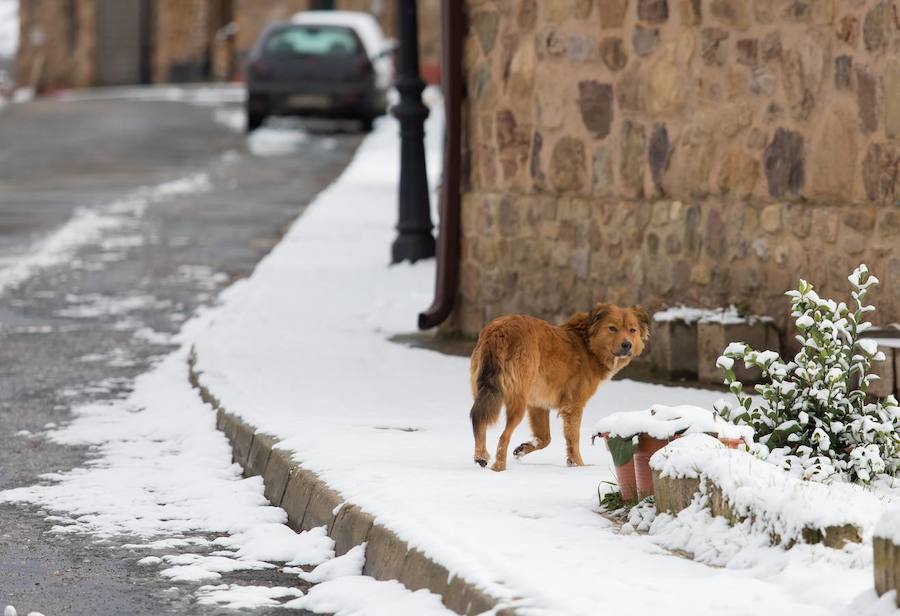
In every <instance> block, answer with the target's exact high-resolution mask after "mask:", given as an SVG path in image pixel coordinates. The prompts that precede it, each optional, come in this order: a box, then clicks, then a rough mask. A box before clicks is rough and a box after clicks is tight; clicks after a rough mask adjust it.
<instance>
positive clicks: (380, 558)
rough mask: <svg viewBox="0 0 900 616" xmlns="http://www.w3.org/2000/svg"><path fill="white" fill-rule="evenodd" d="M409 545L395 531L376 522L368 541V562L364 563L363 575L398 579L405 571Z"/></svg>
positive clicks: (380, 578) (382, 578)
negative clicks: (404, 564) (404, 566)
mask: <svg viewBox="0 0 900 616" xmlns="http://www.w3.org/2000/svg"><path fill="white" fill-rule="evenodd" d="M407 552H409V546H407V545H406V542H405V541H402V540H401V539H400V538H399V537H397V535H395V534H394V532H393V531H390V530H388V529H387V528H385V527H384V526H382V525H381V524H374V525H373V526H372V529H371V530H370V531H369V537H368V540H367V542H366V563H365V565H363V575H368V576H371V577H373V578H375V579H376V580H396V579H399V577H400V574H401V573H402V572H403V563H404V562H405V561H406V554H407Z"/></svg>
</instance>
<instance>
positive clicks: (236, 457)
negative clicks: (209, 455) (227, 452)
mask: <svg viewBox="0 0 900 616" xmlns="http://www.w3.org/2000/svg"><path fill="white" fill-rule="evenodd" d="M255 433H256V431H255V430H254V429H253V428H251V427H250V426H249V425H248V424H246V423H244V422H243V421H241V420H240V419H235V426H234V433H233V434H234V436H233V438H232V439H231V451H232V460H233V461H234V462H237V463H238V464H240V465H241V466H242V467H243V468H244V471H245V472H244V474H245V475H247V473H246V469H247V460H248V458H249V457H250V448H251V447H252V446H253V435H254V434H255Z"/></svg>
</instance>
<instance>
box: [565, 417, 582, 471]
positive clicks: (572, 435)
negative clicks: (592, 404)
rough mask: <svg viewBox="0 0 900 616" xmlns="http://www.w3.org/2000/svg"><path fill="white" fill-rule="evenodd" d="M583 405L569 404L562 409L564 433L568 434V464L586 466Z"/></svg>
mask: <svg viewBox="0 0 900 616" xmlns="http://www.w3.org/2000/svg"><path fill="white" fill-rule="evenodd" d="M583 413H584V407H583V406H569V407H565V408H563V409H560V413H559V414H560V415H561V416H562V420H563V433H564V434H565V436H566V464H567V465H568V466H584V460H582V459H581V416H582V414H583Z"/></svg>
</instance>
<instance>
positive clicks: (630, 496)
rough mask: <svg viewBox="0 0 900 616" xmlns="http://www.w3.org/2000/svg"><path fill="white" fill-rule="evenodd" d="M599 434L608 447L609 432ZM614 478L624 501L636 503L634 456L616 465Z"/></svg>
mask: <svg viewBox="0 0 900 616" xmlns="http://www.w3.org/2000/svg"><path fill="white" fill-rule="evenodd" d="M600 436H602V437H603V440H604V441H606V446H607V448H609V433H608V432H604V433H603V434H601V435H600ZM616 479H617V480H618V481H619V492H620V493H621V494H622V500H623V501H624V502H626V503H636V502H637V500H638V498H637V482H636V480H635V476H634V456H632V457H631V459H630V460H628V462H626V463H625V464H622V465H621V466H616Z"/></svg>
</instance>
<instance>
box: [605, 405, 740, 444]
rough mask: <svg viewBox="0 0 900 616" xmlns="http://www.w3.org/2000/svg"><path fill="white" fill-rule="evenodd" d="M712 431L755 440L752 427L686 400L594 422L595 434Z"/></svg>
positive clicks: (660, 434)
mask: <svg viewBox="0 0 900 616" xmlns="http://www.w3.org/2000/svg"><path fill="white" fill-rule="evenodd" d="M694 433H712V434H717V435H718V436H721V437H723V438H742V439H744V441H745V442H747V443H751V442H753V430H752V429H751V428H749V427H747V426H736V425H734V424H731V423H729V422H727V421H725V420H724V419H722V418H721V417H719V416H718V415H717V414H715V413H713V412H712V411H710V410H707V409H704V408H700V407H698V406H694V405H690V404H683V405H680V406H665V405H663V404H654V405H653V406H651V407H650V408H649V409H647V410H644V411H633V412H621V413H612V414H610V415H607V416H606V417H604V418H602V419H601V420H600V421H598V422H597V423H595V424H594V428H593V430H592V431H591V434H592V435H593V436H600V435H605V434H609V435H610V436H618V437H621V438H631V437H632V436H635V435H637V434H648V435H650V436H652V437H653V438H657V439H662V440H665V439H669V438H672V437H674V436H676V435H679V434H694Z"/></svg>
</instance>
